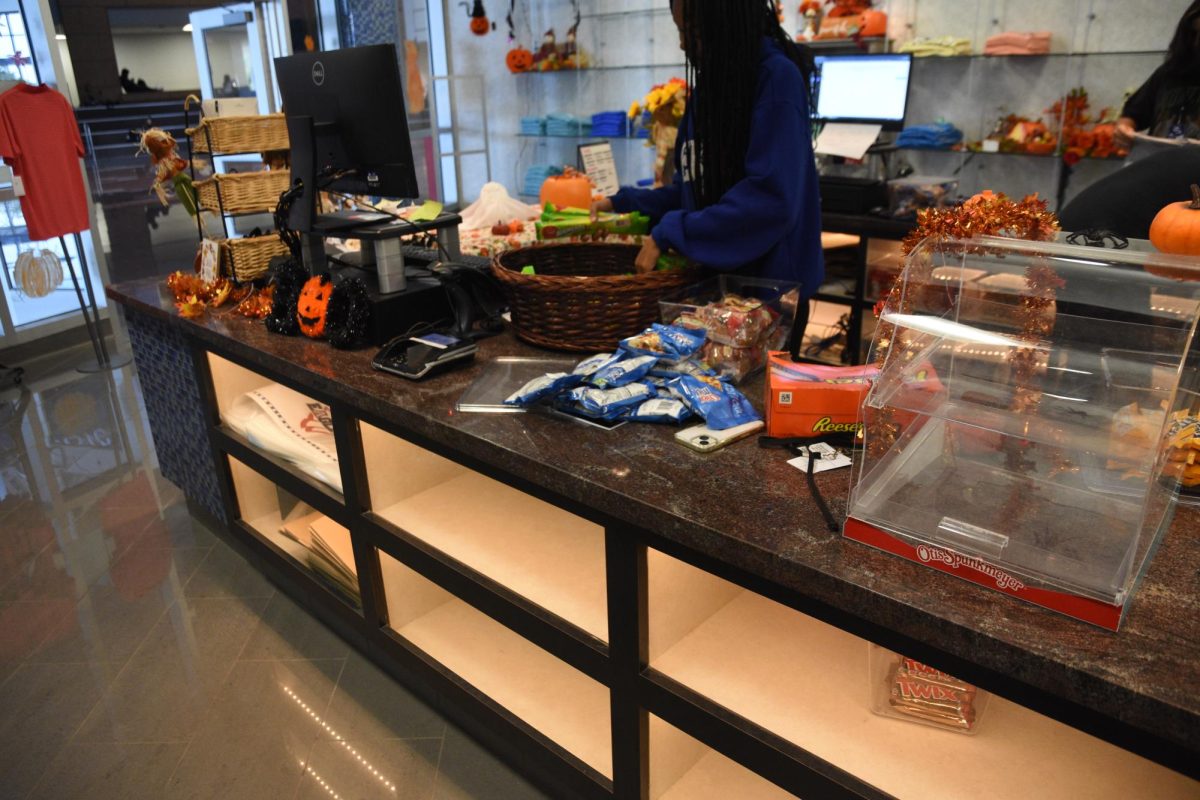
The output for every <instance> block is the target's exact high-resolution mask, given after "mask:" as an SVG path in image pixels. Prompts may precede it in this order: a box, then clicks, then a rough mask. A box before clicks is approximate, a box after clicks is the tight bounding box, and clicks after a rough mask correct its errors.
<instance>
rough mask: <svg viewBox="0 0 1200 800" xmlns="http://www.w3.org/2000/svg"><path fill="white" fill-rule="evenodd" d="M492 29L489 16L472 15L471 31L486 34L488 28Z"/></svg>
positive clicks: (478, 34) (480, 34) (479, 34)
mask: <svg viewBox="0 0 1200 800" xmlns="http://www.w3.org/2000/svg"><path fill="white" fill-rule="evenodd" d="M490 29H491V23H490V22H488V18H487V17H472V18H471V33H473V34H475V35H476V36H486V35H487V32H488V30H490Z"/></svg>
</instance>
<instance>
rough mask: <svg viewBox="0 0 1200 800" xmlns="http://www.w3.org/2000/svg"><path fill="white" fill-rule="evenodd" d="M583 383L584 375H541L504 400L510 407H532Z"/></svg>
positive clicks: (561, 373)
mask: <svg viewBox="0 0 1200 800" xmlns="http://www.w3.org/2000/svg"><path fill="white" fill-rule="evenodd" d="M582 381H583V376H582V375H568V374H567V373H565V372H551V373H549V374H546V375H541V376H539V377H537V378H534V379H533V380H531V381H529V382H528V383H526V384H525V385H524V386H522V387H521V388H520V389H517V391H515V392H513V393H512V394H511V395H509V396H508V397H506V398H505V399H504V404H505V405H509V406H521V407H522V408H524V407H525V406H531V405H533V404H534V403H536V402H537V401H539V400H541V399H542V398H543V397H551V396H553V395H556V394H559V393H561V392H565V391H566V390H567V389H570V388H571V387H572V386H578V385H579V384H580V382H582Z"/></svg>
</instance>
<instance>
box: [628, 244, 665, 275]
mask: <svg viewBox="0 0 1200 800" xmlns="http://www.w3.org/2000/svg"><path fill="white" fill-rule="evenodd" d="M661 255H662V250H659V249H658V242H656V241H654V237H653V236H647V237H646V239H645V241H643V242H642V249H641V251H640V252H638V254H637V259H636V260H635V261H634V262H633V264H634V266H635V267H637V271H638V274H639V275H641V274H643V273H646V272H653V271H654V267H655V266H657V265H658V257H659V256H661Z"/></svg>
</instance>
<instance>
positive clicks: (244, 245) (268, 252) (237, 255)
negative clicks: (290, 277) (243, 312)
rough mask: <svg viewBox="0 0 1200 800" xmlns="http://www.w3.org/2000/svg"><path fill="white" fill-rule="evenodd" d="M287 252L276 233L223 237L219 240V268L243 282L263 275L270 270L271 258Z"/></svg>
mask: <svg viewBox="0 0 1200 800" xmlns="http://www.w3.org/2000/svg"><path fill="white" fill-rule="evenodd" d="M287 254H288V249H287V246H286V245H285V244H284V243H283V241H282V240H281V239H280V238H279V234H276V233H269V234H266V235H265V236H254V237H245V238H242V239H225V240H223V241H222V242H221V270H222V272H223V274H225V275H232V276H233V278H234V280H236V281H238V282H239V283H245V282H246V281H252V280H255V279H257V278H262V277H265V276H266V275H267V273H268V272H269V271H270V267H271V259H272V258H275V257H276V256H284V255H287Z"/></svg>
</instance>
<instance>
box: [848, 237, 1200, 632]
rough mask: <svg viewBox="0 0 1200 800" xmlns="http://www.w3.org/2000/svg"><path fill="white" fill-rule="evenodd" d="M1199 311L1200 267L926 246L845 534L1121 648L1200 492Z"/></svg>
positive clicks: (992, 242) (869, 421) (909, 288)
mask: <svg viewBox="0 0 1200 800" xmlns="http://www.w3.org/2000/svg"><path fill="white" fill-rule="evenodd" d="M1188 278H1191V279H1188ZM1198 309H1200V260H1197V259H1184V258H1180V257H1168V256H1162V255H1159V254H1156V253H1149V252H1137V251H1112V250H1103V249H1098V248H1088V247H1074V246H1071V245H1063V244H1053V243H1033V242H1022V241H1016V240H1011V239H991V238H984V239H977V240H969V241H963V242H934V241H932V240H926V241H925V242H924V243H923V244H921V245H920V246H919V247H918V248H917V249H916V250H915V251H914V252H913V253H912V254H911V255H910V256H909V259H908V261H907V264H906V266H905V270H904V273H903V276H902V292H901V293H900V295H899V297H898V298H893V299H892V300H890V301H889V303H888V305H887V306H886V307H885V308H884V309H883V312H882V315H881V317H880V325H879V327H878V330H877V333H876V336H875V339H874V341H873V343H872V358H873V359H875V360H878V361H880V362H881V365H882V366H881V370H880V374H879V377H878V378H877V380H876V382H875V384H874V386H873V387H872V389H871V392H870V394H869V395H868V397H867V401H866V404H865V405H864V408H863V418H864V422H865V423H866V432H865V437H866V442H865V450H864V456H863V458H862V460H861V462H860V464H859V467H858V474H857V476H856V481H855V486H854V489H853V490H852V495H851V500H850V511H849V517H850V519H849V520H848V521H847V525H846V535H847V536H849V537H851V538H854V539H858V540H860V541H864V542H866V543H868V544H872V545H874V546H877V547H881V548H882V549H886V550H888V551H890V552H893V553H896V554H898V555H903V556H905V557H908V558H911V559H913V560H917V561H921V562H924V563H927V564H929V565H931V566H933V567H935V568H937V569H940V570H942V571H945V572H950V573H952V574H955V575H957V576H958V577H962V578H965V579H968V580H972V581H974V582H976V583H981V584H984V585H987V586H991V587H992V588H996V589H999V590H1001V591H1005V592H1007V593H1009V594H1014V595H1017V596H1019V597H1022V598H1024V599H1027V600H1030V601H1031V602H1035V603H1037V604H1039V605H1043V606H1046V607H1049V608H1053V609H1055V610H1058V611H1062V612H1064V613H1068V614H1070V615H1072V616H1076V617H1078V618H1081V619H1085V620H1087V621H1090V622H1093V623H1096V624H1099V625H1102V626H1104V627H1108V628H1110V629H1113V630H1115V629H1116V627H1117V625H1118V624H1119V622H1120V618H1121V615H1122V612H1123V609H1124V607H1125V603H1126V602H1127V600H1128V599H1129V596H1130V594H1131V592H1132V591H1133V589H1134V587H1135V585H1136V582H1137V580H1138V578H1139V577H1140V576H1141V574H1142V572H1143V571H1144V568H1145V566H1146V564H1147V563H1148V561H1149V558H1150V556H1151V555H1152V553H1153V551H1154V546H1155V544H1156V543H1157V541H1158V538H1159V537H1160V536H1161V535H1162V533H1163V531H1164V530H1165V528H1166V527H1167V524H1168V523H1169V521H1170V519H1171V511H1172V508H1173V505H1174V503H1175V502H1176V501H1177V500H1178V499H1179V498H1180V497H1181V496H1182V495H1184V494H1186V493H1187V492H1188V490H1189V488H1190V487H1189V486H1188V485H1187V484H1188V483H1189V482H1190V481H1192V480H1194V481H1195V483H1196V484H1197V485H1200V467H1196V468H1194V469H1193V466H1192V465H1191V463H1190V462H1188V461H1187V460H1186V459H1187V452H1185V446H1190V444H1191V442H1192V441H1198V442H1200V436H1196V437H1195V438H1193V434H1195V432H1196V427H1195V426H1196V420H1195V418H1196V416H1197V415H1198V414H1200V404H1198V399H1200V396H1198V395H1197V388H1198V383H1200V379H1198V366H1200V353H1198V352H1197V350H1196V348H1195V346H1194V344H1195V341H1194V340H1195V336H1196V321H1197V315H1198ZM1189 425H1191V427H1190V428H1189V427H1188V426H1189ZM1181 442H1182V443H1183V444H1182V445H1181V444H1180V443H1181ZM1181 453H1182V454H1183V459H1182V460H1181V458H1180V454H1181ZM1189 470H1191V471H1189ZM1193 472H1195V473H1196V474H1195V475H1193V474H1192V473H1193Z"/></svg>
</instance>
